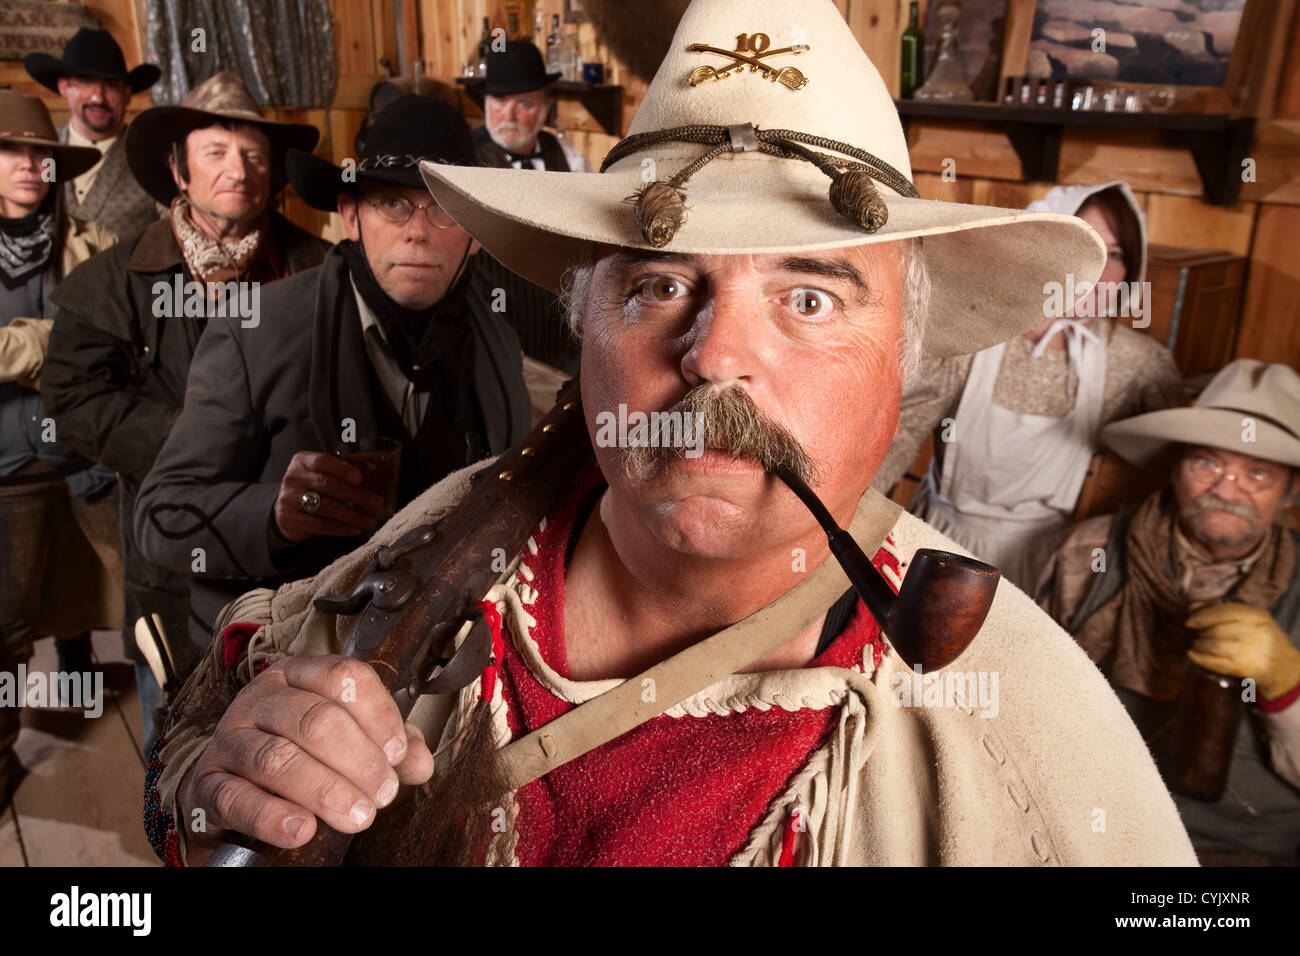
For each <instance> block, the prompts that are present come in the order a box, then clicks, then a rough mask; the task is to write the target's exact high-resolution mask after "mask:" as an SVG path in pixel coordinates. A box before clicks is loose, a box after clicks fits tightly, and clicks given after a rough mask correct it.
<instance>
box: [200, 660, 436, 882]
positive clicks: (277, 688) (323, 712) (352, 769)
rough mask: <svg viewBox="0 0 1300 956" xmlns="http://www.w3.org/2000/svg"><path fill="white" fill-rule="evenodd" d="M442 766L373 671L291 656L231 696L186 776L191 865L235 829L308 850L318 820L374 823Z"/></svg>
mask: <svg viewBox="0 0 1300 956" xmlns="http://www.w3.org/2000/svg"><path fill="white" fill-rule="evenodd" d="M432 774H433V755H432V754H431V753H430V752H429V748H428V747H427V746H426V745H425V742H424V738H423V736H422V735H421V734H420V731H419V730H418V729H417V728H416V727H414V726H412V725H411V724H404V723H403V722H402V718H401V714H400V712H399V711H398V709H397V705H396V704H395V703H394V702H393V698H392V697H391V696H390V695H389V693H388V692H387V691H386V690H385V689H384V686H383V684H382V683H380V680H379V677H378V676H377V675H376V674H375V672H374V669H373V668H371V667H370V666H369V665H367V664H365V663H362V662H360V661H356V660H352V659H351V658H346V657H339V656H336V655H329V656H322V657H289V658H285V659H284V660H281V661H277V662H276V663H275V664H272V665H271V666H270V667H268V668H267V669H266V670H265V671H263V672H262V673H261V674H259V675H258V676H257V677H256V678H254V679H253V680H252V681H250V682H249V684H248V686H247V687H245V688H244V689H243V690H241V691H240V692H239V695H238V696H237V697H236V698H235V699H234V701H232V702H231V704H230V707H229V708H227V710H226V713H225V715H224V716H223V717H222V718H221V722H220V723H218V724H217V727H216V730H215V731H214V732H213V735H212V739H211V740H210V741H209V742H208V745H207V747H206V749H204V751H203V753H202V754H201V755H200V756H199V758H198V760H196V761H195V762H194V764H193V765H192V766H191V767H190V769H189V770H188V771H187V772H186V774H185V776H184V778H183V779H182V780H181V783H180V786H179V788H178V792H177V802H178V804H179V807H178V809H179V811H180V812H181V814H182V817H183V819H181V820H177V821H176V825H177V828H178V829H180V828H183V829H184V830H185V837H186V839H187V841H188V846H189V857H190V859H189V862H191V863H197V862H201V858H206V856H207V851H208V850H210V849H211V848H212V847H214V846H215V845H216V844H217V843H219V842H221V841H222V840H223V839H225V837H226V836H227V835H228V832H229V831H231V830H234V831H238V832H240V833H245V834H248V835H249V836H252V837H255V838H257V839H258V840H261V841H263V842H265V843H269V844H272V845H274V846H278V847H283V848H286V849H287V848H293V847H299V846H302V845H303V844H304V843H306V842H307V841H308V840H310V839H311V838H312V835H313V834H314V833H315V832H316V820H317V819H318V818H319V819H320V820H322V821H323V822H324V823H326V824H328V825H329V826H331V827H333V828H334V829H336V830H339V831H341V832H343V833H357V832H359V831H361V830H364V829H366V828H367V827H368V826H370V824H371V823H373V822H374V819H375V812H376V809H377V808H382V807H385V806H387V805H388V804H389V803H391V802H392V800H393V797H394V796H396V794H397V789H398V784H399V782H400V783H406V784H418V783H423V782H424V781H426V780H428V779H429V777H430V776H432ZM195 810H202V811H203V812H202V813H201V814H195V812H194V811H195ZM196 819H197V820H202V821H203V826H202V827H201V828H198V827H195V826H194V825H193V823H192V821H194V820H196Z"/></svg>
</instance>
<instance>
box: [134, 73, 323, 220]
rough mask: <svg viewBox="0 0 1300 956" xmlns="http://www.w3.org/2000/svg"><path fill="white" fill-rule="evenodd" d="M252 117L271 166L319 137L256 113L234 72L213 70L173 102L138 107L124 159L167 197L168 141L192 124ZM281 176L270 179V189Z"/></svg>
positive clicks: (171, 183) (172, 192)
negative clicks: (262, 135) (264, 141)
mask: <svg viewBox="0 0 1300 956" xmlns="http://www.w3.org/2000/svg"><path fill="white" fill-rule="evenodd" d="M223 119H225V120H239V121H240V122H243V123H252V124H253V125H254V126H257V127H258V128H260V129H261V130H262V132H263V133H265V134H266V138H267V139H268V140H270V142H271V155H272V157H273V163H272V167H273V168H274V169H283V168H284V163H283V159H284V153H285V151H286V150H288V149H290V148H295V149H301V150H303V151H305V152H308V153H310V152H311V151H312V149H313V148H314V147H315V146H316V141H317V140H318V139H320V130H318V129H316V127H315V126H312V125H310V124H309V123H278V122H276V121H275V120H269V119H266V118H265V117H263V116H262V114H261V112H259V110H258V107H257V101H256V100H254V99H253V95H252V94H251V93H249V92H248V88H247V87H246V86H244V81H243V80H241V79H240V78H239V77H238V76H237V75H235V74H234V73H229V72H224V71H223V72H221V73H214V74H213V75H212V76H210V77H208V78H207V79H206V80H204V81H203V82H202V83H200V84H199V85H198V86H196V87H194V89H192V90H190V91H189V92H188V93H186V94H185V98H184V99H182V100H181V101H180V103H179V105H177V106H154V107H151V108H149V109H147V110H144V111H143V112H142V113H141V114H140V115H139V116H137V117H136V118H135V121H134V122H133V123H131V125H130V126H128V127H127V129H126V162H127V165H128V166H129V167H130V169H131V174H132V175H133V176H135V178H136V181H137V182H138V183H139V184H140V185H141V187H143V188H144V191H145V192H147V193H148V194H149V195H150V196H152V197H153V198H154V199H156V200H158V202H160V203H163V204H164V205H166V204H168V203H170V202H171V201H172V199H173V198H174V197H175V196H176V182H175V180H173V179H172V174H171V169H170V168H169V167H168V165H167V155H168V153H169V152H170V150H171V146H172V144H173V143H176V142H183V141H184V139H185V137H186V136H188V135H189V134H190V133H192V132H193V131H194V130H196V129H202V128H203V127H205V126H211V125H212V124H213V123H214V122H216V121H218V120H223ZM283 185H284V183H283V181H277V182H275V183H273V184H272V186H271V192H272V194H274V193H276V192H279V191H280V188H281V187H282V186H283Z"/></svg>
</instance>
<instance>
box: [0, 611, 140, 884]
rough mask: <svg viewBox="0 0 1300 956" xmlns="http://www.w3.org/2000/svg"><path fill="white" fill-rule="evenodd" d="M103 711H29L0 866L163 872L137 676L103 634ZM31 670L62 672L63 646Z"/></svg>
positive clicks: (39, 651) (97, 648)
mask: <svg viewBox="0 0 1300 956" xmlns="http://www.w3.org/2000/svg"><path fill="white" fill-rule="evenodd" d="M94 653H95V661H96V666H97V667H98V668H101V669H102V670H103V671H104V694H105V698H106V699H105V702H104V712H103V714H102V715H101V716H100V717H99V718H97V719H87V718H86V717H84V716H83V715H82V713H81V711H79V710H58V709H52V708H45V709H35V708H23V712H22V722H23V730H22V733H21V734H20V735H19V737H18V745H17V747H16V751H17V754H18V759H19V760H20V761H21V762H22V765H23V767H25V768H26V770H27V775H26V777H24V778H23V781H22V783H21V784H20V785H19V787H18V791H17V793H16V794H15V795H14V800H13V804H12V806H11V807H9V809H7V810H5V811H4V813H3V815H0V866H157V865H159V864H158V858H157V857H156V856H154V853H153V850H152V849H150V847H149V841H148V840H147V839H145V835H144V825H143V824H142V823H141V808H142V806H143V797H142V794H143V792H144V758H143V757H142V756H141V754H140V738H141V735H142V730H141V721H140V704H139V701H138V698H137V696H136V691H135V673H134V671H133V670H132V667H131V664H130V662H129V661H127V660H126V659H125V658H124V657H123V655H122V646H121V637H120V636H119V634H118V632H116V631H97V632H95V635H94ZM27 667H28V671H29V672H31V671H37V670H39V671H44V672H49V671H53V670H55V668H56V655H55V651H54V642H53V641H52V640H49V639H46V640H43V641H41V642H39V643H38V644H37V645H36V647H35V652H34V655H33V657H32V660H31V661H30V662H29V663H28V665H27Z"/></svg>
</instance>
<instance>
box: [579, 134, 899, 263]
mask: <svg viewBox="0 0 1300 956" xmlns="http://www.w3.org/2000/svg"><path fill="white" fill-rule="evenodd" d="M670 142H679V143H701V144H703V145H707V146H708V147H709V149H708V150H707V151H706V152H705V153H704V154H703V155H701V156H700V157H699V158H698V159H695V160H694V161H692V162H691V163H689V164H688V165H686V166H685V167H683V168H682V169H681V170H679V171H678V172H677V174H676V175H675V176H673V177H672V178H671V179H667V180H662V179H656V180H655V181H654V182H652V183H647V184H646V185H645V186H643V187H641V188H640V189H639V190H637V191H636V193H635V194H634V195H632V196H629V197H628V202H631V203H635V205H636V220H637V226H638V227H639V228H640V230H641V235H642V236H644V237H645V240H646V242H648V243H650V245H652V246H654V247H655V248H660V247H662V246H666V245H667V244H668V243H669V242H671V241H672V239H673V236H675V235H676V234H677V230H678V228H680V227H681V224H682V222H683V221H685V219H686V183H687V181H688V180H689V179H690V178H691V177H692V176H694V175H695V174H696V173H697V172H699V171H700V170H701V169H703V168H704V167H705V166H707V165H708V164H709V163H711V162H712V161H713V160H715V159H717V158H718V157H719V156H721V155H723V154H724V153H746V152H760V153H767V154H768V155H770V156H779V157H781V158H782V159H800V160H804V161H805V162H809V163H812V164H813V165H814V166H816V167H817V168H818V169H820V170H821V171H822V172H824V173H825V174H826V175H827V176H829V177H830V179H831V186H830V202H831V205H832V206H833V207H834V208H835V211H836V212H838V213H839V214H840V215H841V216H843V217H844V218H845V219H846V220H848V221H849V222H851V223H853V224H854V225H856V226H860V227H861V228H862V229H865V230H866V231H867V232H875V231H876V230H877V229H879V228H880V227H881V226H883V225H884V224H885V222H886V221H888V219H889V210H888V208H887V207H886V206H885V201H884V199H882V198H881V196H880V193H879V191H878V190H877V189H876V183H877V182H879V183H881V184H882V185H885V186H888V187H889V188H890V189H892V190H894V192H896V193H898V194H899V195H900V196H907V197H909V198H911V199H919V198H920V194H919V193H918V192H917V191H916V187H914V186H913V185H912V184H911V183H910V182H908V181H907V177H905V176H904V175H903V174H902V173H900V172H899V171H898V170H897V169H895V168H894V167H893V166H891V165H890V164H889V163H887V162H885V161H884V160H883V159H880V158H879V157H877V156H873V155H872V154H871V153H868V152H867V151H866V150H864V149H858V148H857V147H856V146H851V145H849V144H848V143H841V142H839V141H837V140H833V139H827V138H826V137H824V136H814V135H812V134H811V133H801V132H799V131H798V130H789V129H758V128H756V127H755V126H754V125H753V124H751V123H744V124H742V125H739V126H711V125H707V124H703V123H698V124H694V125H691V126H676V127H673V128H672V129H662V130H655V131H654V132H651V133H638V134H636V135H635V136H629V137H627V139H625V140H623V141H622V142H620V143H619V144H618V145H616V146H615V147H614V148H613V149H611V150H610V151H609V155H607V156H606V157H605V161H604V162H603V163H602V164H601V167H600V171H601V172H602V173H603V172H604V171H605V170H606V169H608V168H609V167H610V166H612V165H613V164H614V163H616V162H618V161H619V160H620V159H623V158H624V157H626V156H629V155H631V154H632V153H637V152H641V151H643V150H645V149H647V148H649V147H651V146H656V145H658V144H660V143H670ZM809 147H817V148H818V149H823V150H832V151H833V152H834V153H839V154H841V155H839V156H835V155H832V154H831V153H823V152H817V151H815V150H813V149H810V148H809ZM845 157H848V158H845Z"/></svg>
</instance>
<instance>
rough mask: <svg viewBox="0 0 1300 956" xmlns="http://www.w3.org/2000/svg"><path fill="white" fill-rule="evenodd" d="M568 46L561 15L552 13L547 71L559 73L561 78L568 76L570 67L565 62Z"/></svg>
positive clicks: (547, 39) (547, 47)
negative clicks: (561, 26)
mask: <svg viewBox="0 0 1300 956" xmlns="http://www.w3.org/2000/svg"><path fill="white" fill-rule="evenodd" d="M568 46H569V45H568V42H567V40H566V38H565V36H564V30H562V29H561V28H560V15H559V14H558V13H555V14H552V15H551V34H550V36H548V37H547V38H546V72H548V73H559V74H560V79H567V78H568V74H569V67H568V64H567V63H566V62H565V56H566V55H567V53H568Z"/></svg>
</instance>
